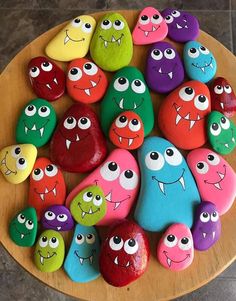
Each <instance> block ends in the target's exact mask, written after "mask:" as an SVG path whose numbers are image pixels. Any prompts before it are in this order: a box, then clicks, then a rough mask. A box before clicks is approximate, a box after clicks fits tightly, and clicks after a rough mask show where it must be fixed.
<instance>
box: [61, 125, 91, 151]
mask: <svg viewBox="0 0 236 301" xmlns="http://www.w3.org/2000/svg"><path fill="white" fill-rule="evenodd" d="M59 131H60V133H61V135H62V137H63V138H64V139H65V142H66V148H67V149H68V150H69V149H70V145H71V143H72V142H73V143H75V142H79V141H81V140H84V139H86V138H87V137H88V136H89V134H87V135H86V136H84V137H83V138H81V137H79V135H78V134H76V138H75V140H69V139H67V138H66V137H64V135H63V134H62V132H61V130H59Z"/></svg>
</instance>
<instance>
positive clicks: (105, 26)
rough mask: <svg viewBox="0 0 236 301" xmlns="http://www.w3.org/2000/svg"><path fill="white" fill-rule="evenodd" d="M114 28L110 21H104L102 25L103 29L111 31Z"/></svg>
mask: <svg viewBox="0 0 236 301" xmlns="http://www.w3.org/2000/svg"><path fill="white" fill-rule="evenodd" d="M111 27H112V23H111V21H110V20H103V21H102V23H101V28H102V29H105V30H107V29H110V28H111Z"/></svg>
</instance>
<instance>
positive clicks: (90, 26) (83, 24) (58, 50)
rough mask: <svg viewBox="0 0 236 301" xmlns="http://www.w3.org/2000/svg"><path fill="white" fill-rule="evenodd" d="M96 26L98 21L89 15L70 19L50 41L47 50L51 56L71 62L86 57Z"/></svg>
mask: <svg viewBox="0 0 236 301" xmlns="http://www.w3.org/2000/svg"><path fill="white" fill-rule="evenodd" d="M95 27H96V21H95V19H94V18H93V17H91V16H88V15H83V16H78V17H76V18H75V19H73V20H72V21H70V22H69V23H68V24H66V26H65V27H64V28H63V29H61V31H60V32H59V33H58V34H57V35H56V36H55V37H54V38H53V39H52V40H51V41H50V42H49V43H48V45H47V47H46V49H45V52H46V54H47V56H49V57H50V58H52V59H54V60H57V61H62V62H69V61H72V60H74V59H77V58H81V57H85V55H86V54H87V53H88V50H89V45H90V42H91V39H92V36H93V32H94V30H95Z"/></svg>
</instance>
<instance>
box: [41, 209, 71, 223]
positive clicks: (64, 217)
mask: <svg viewBox="0 0 236 301" xmlns="http://www.w3.org/2000/svg"><path fill="white" fill-rule="evenodd" d="M44 217H45V218H46V219H47V220H49V221H53V220H54V219H55V218H56V219H57V220H58V221H59V222H61V223H63V222H66V221H67V219H68V216H67V215H66V214H58V215H57V216H56V214H55V213H54V212H52V211H46V212H45V213H44Z"/></svg>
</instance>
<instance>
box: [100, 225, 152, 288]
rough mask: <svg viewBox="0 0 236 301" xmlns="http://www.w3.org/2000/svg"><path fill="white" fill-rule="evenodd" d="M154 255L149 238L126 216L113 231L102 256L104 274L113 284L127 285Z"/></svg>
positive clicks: (106, 240)
mask: <svg viewBox="0 0 236 301" xmlns="http://www.w3.org/2000/svg"><path fill="white" fill-rule="evenodd" d="M149 256H150V250H149V243H148V238H147V236H146V234H145V232H144V231H143V229H142V228H141V227H139V226H138V225H137V224H135V223H134V222H133V221H128V220H123V221H120V222H118V223H117V224H115V225H114V226H113V227H112V228H111V229H110V231H109V233H108V235H107V237H106V239H105V240H104V242H103V244H102V248H101V255H100V259H99V265H100V271H101V274H102V276H103V278H104V279H105V280H106V281H107V282H108V283H109V284H111V285H113V286H119V287H121V286H125V285H127V284H129V283H131V282H133V281H134V280H136V279H137V278H139V277H140V276H141V275H142V274H143V273H144V272H145V270H146V268H147V264H148V260H149Z"/></svg>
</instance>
